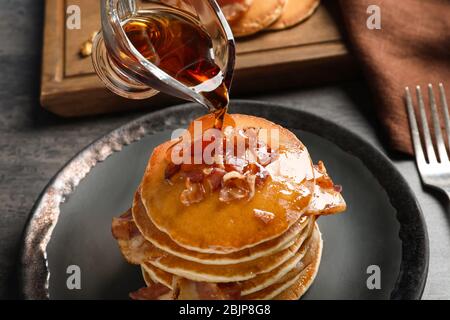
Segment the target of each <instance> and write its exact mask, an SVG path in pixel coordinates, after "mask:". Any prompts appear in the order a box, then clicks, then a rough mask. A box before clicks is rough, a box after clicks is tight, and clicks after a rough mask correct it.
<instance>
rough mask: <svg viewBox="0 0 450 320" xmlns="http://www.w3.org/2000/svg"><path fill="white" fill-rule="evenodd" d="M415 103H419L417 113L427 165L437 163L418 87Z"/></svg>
mask: <svg viewBox="0 0 450 320" xmlns="http://www.w3.org/2000/svg"><path fill="white" fill-rule="evenodd" d="M416 93H417V101H418V102H419V112H420V118H421V120H422V121H421V122H422V131H423V138H424V142H425V149H426V150H427V158H428V162H429V163H437V160H436V154H435V152H434V148H433V141H432V140H431V135H430V128H429V127H428V121H427V115H426V113H425V104H424V102H423V96H422V91H421V90H420V86H417V87H416Z"/></svg>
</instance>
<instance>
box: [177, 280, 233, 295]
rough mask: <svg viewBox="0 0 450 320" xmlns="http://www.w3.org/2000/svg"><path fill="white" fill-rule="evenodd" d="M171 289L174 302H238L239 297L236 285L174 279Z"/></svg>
mask: <svg viewBox="0 0 450 320" xmlns="http://www.w3.org/2000/svg"><path fill="white" fill-rule="evenodd" d="M173 288H175V289H174V292H175V295H174V296H175V299H176V300H238V299H239V298H240V297H241V288H240V286H239V285H238V284H237V283H229V284H221V283H210V282H197V281H192V280H188V279H185V278H179V277H174V281H173Z"/></svg>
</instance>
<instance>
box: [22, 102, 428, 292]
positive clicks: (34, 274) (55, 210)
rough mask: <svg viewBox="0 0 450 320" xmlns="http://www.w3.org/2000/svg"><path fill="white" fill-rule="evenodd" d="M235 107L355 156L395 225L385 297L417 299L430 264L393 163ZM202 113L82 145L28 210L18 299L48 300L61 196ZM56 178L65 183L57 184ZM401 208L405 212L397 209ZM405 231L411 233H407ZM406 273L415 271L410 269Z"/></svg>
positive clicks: (424, 235)
mask: <svg viewBox="0 0 450 320" xmlns="http://www.w3.org/2000/svg"><path fill="white" fill-rule="evenodd" d="M235 108H237V109H246V110H249V111H250V112H249V114H252V115H256V116H261V117H265V118H270V120H271V121H273V122H275V123H278V124H280V125H282V126H283V127H287V128H289V129H299V130H304V131H307V132H311V133H313V134H316V135H318V136H320V137H322V138H324V139H326V140H328V141H330V142H332V143H333V144H336V145H337V146H338V147H339V148H341V149H342V150H343V151H344V152H347V153H349V154H351V155H353V156H355V157H357V158H358V159H359V160H360V161H361V162H362V163H363V165H364V166H365V167H366V168H367V169H368V170H369V171H370V172H371V174H372V175H373V176H374V178H375V179H376V180H377V181H378V183H379V184H380V185H381V187H382V188H383V190H385V191H386V194H387V197H388V199H389V202H390V204H391V206H392V207H393V208H394V209H395V211H396V219H397V220H398V222H399V225H400V231H399V238H400V240H401V242H402V259H401V264H400V272H399V275H398V277H397V280H396V284H395V286H394V288H393V290H392V291H391V295H390V298H391V299H394V300H403V299H406V300H417V299H420V298H421V297H422V294H423V291H424V288H425V284H426V280H427V276H428V265H429V239H428V232H427V227H426V222H425V219H424V216H423V212H422V209H421V208H420V205H419V203H418V201H417V198H416V196H415V194H414V192H413V191H412V189H411V187H410V186H409V184H408V183H407V181H406V180H405V179H404V177H403V176H402V174H401V173H400V172H399V171H398V170H397V168H396V167H395V166H394V164H393V163H392V161H391V160H390V159H389V158H388V157H387V156H386V155H385V154H384V153H383V152H382V151H381V150H379V149H378V148H377V147H375V146H374V145H373V144H372V143H371V142H369V141H367V140H365V139H364V138H362V137H361V136H359V135H358V134H356V133H355V132H353V131H351V130H349V129H347V128H345V127H343V126H341V125H339V124H337V123H334V122H332V121H330V120H328V119H326V118H324V117H321V116H318V115H316V114H313V113H311V112H308V111H305V110H298V109H294V108H293V107H291V106H288V105H283V104H278V103H272V102H263V101H256V100H232V101H231V110H232V112H233V111H234V110H233V109H235ZM280 108H282V109H284V110H285V111H286V112H290V113H294V114H295V117H284V116H283V115H285V112H279V110H280ZM237 111H239V110H237ZM202 113H203V114H204V113H205V112H204V109H203V108H201V107H199V106H198V105H197V104H195V103H187V104H181V105H177V106H172V107H169V108H166V109H162V110H157V111H154V112H151V113H149V114H146V115H144V116H141V117H138V118H136V119H134V120H132V121H130V122H128V123H126V124H124V125H122V126H120V127H118V128H116V129H114V130H112V131H110V132H109V133H107V134H105V135H103V136H102V137H100V138H99V139H96V140H95V141H93V142H92V143H90V144H89V145H87V146H86V147H85V148H83V149H82V150H81V151H80V152H78V153H77V154H76V155H75V156H74V157H72V158H71V159H70V160H69V161H68V162H67V163H66V164H65V165H64V166H63V167H62V168H61V169H60V170H59V171H58V172H57V173H56V174H55V176H54V177H53V178H52V179H50V181H49V183H48V184H47V185H46V187H45V188H44V189H43V191H42V192H41V194H40V195H39V197H38V198H37V200H36V202H35V204H34V206H33V207H32V209H31V211H30V215H29V217H28V220H27V223H26V227H25V229H24V232H23V236H22V239H23V241H22V246H21V251H20V256H19V257H20V261H19V268H20V270H19V272H18V278H19V279H18V280H19V282H18V283H19V287H20V288H19V289H20V290H21V293H22V296H23V298H25V299H49V292H48V280H49V276H50V273H49V271H48V268H47V258H46V246H47V244H48V241H49V240H50V237H51V234H52V232H53V229H54V227H55V226H56V224H57V221H58V217H59V204H60V203H62V202H64V200H65V197H66V196H68V195H70V193H72V192H73V191H74V190H75V188H76V187H77V185H78V183H79V182H80V181H81V180H82V179H83V178H84V177H85V176H86V175H87V174H89V171H90V170H91V169H92V168H93V167H94V166H95V165H97V164H98V163H99V162H102V161H104V160H106V158H108V157H109V156H110V155H111V154H113V153H115V152H120V150H122V148H123V147H125V146H127V145H129V144H132V143H134V142H137V141H139V140H140V139H141V138H143V137H144V136H146V135H150V134H154V133H156V132H161V130H160V127H161V123H164V125H167V126H170V125H173V122H171V121H174V119H173V118H174V115H177V116H175V121H176V122H178V123H177V125H185V124H187V121H184V120H183V119H187V118H189V117H192V116H193V115H194V116H195V115H197V114H198V115H199V114H202ZM180 114H185V115H186V117H180V116H179V115H180ZM297 116H300V117H305V118H308V119H309V120H311V121H303V122H302V125H301V127H298V124H297V125H295V123H296V121H297V120H296V119H297ZM318 124H320V125H318ZM318 128H320V129H318ZM337 133H338V134H337ZM346 139H350V140H353V141H354V142H356V143H355V145H357V146H358V148H353V149H352V150H348V149H346V148H345V144H346V142H345V141H343V140H346ZM86 160H89V161H86ZM380 163H381V164H382V165H381V167H382V168H381V167H380ZM381 169H383V170H384V171H386V170H387V171H388V172H387V173H386V172H385V173H384V174H383V175H387V174H389V176H390V177H392V179H391V180H395V183H396V186H395V190H394V189H393V188H394V186H393V185H391V184H392V182H389V181H388V182H386V181H381V180H380V178H379V176H378V175H377V174H376V173H377V172H378V171H380V170H381ZM71 175H72V176H71ZM61 179H62V181H64V182H65V183H61V181H60V180H61ZM64 179H66V180H64ZM399 186H400V188H399ZM54 198H56V199H58V200H59V202H58V203H56V202H55V201H54ZM400 204H401V205H400ZM399 206H400V207H401V208H400V209H399V208H398V207H399ZM402 208H405V209H403V210H401V209H402ZM406 208H408V210H406ZM406 229H409V230H412V231H409V232H408V230H406ZM411 268H412V269H414V270H409V269H411ZM411 271H413V272H411Z"/></svg>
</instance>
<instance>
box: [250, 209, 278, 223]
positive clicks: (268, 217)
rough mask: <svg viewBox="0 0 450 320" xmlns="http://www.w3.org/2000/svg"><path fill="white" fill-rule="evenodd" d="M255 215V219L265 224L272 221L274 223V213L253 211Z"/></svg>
mask: <svg viewBox="0 0 450 320" xmlns="http://www.w3.org/2000/svg"><path fill="white" fill-rule="evenodd" d="M253 213H254V214H255V217H257V218H258V219H260V220H261V221H262V222H264V224H268V223H269V222H270V221H272V220H273V219H274V218H275V215H274V214H273V213H272V212H268V211H264V210H259V209H253Z"/></svg>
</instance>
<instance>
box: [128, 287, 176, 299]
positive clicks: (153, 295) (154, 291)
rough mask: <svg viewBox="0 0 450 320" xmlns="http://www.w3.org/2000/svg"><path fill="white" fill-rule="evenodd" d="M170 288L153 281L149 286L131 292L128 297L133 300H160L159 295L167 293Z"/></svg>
mask: <svg viewBox="0 0 450 320" xmlns="http://www.w3.org/2000/svg"><path fill="white" fill-rule="evenodd" d="M169 292H170V289H169V288H167V287H166V286H165V285H162V284H160V283H154V284H152V285H151V286H149V287H144V288H141V289H139V290H138V291H135V292H131V293H130V298H131V299H133V300H161V297H163V296H164V295H166V294H168V293H169Z"/></svg>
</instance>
